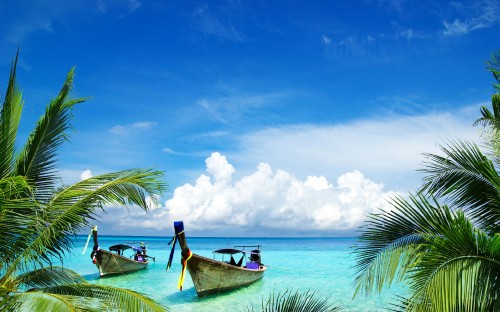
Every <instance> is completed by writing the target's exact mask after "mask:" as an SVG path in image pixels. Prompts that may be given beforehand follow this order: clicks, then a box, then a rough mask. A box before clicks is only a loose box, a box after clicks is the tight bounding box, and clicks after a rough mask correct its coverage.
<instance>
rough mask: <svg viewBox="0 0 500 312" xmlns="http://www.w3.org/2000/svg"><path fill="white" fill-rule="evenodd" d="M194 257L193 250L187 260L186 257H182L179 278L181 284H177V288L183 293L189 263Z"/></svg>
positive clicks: (189, 252)
mask: <svg viewBox="0 0 500 312" xmlns="http://www.w3.org/2000/svg"><path fill="white" fill-rule="evenodd" d="M192 256H193V253H192V252H191V250H188V257H187V259H184V257H182V271H181V276H180V277H179V283H178V284H177V287H178V288H179V290H181V291H182V285H183V284H184V276H186V268H187V262H188V260H189V259H191V257H192Z"/></svg>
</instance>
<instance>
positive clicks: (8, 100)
mask: <svg viewBox="0 0 500 312" xmlns="http://www.w3.org/2000/svg"><path fill="white" fill-rule="evenodd" d="M18 56H19V51H18V52H17V54H16V58H15V59H14V61H13V62H12V66H11V70H10V77H9V84H8V87H7V92H6V95H5V99H4V101H3V104H2V107H1V109H2V110H1V112H0V179H3V178H6V177H8V176H11V175H12V171H13V166H14V163H13V161H14V153H15V142H16V136H17V129H18V126H19V121H20V119H21V112H22V109H23V101H22V95H21V92H20V91H19V90H18V88H17V86H16V64H17V58H18Z"/></svg>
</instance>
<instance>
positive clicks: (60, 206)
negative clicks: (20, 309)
mask: <svg viewBox="0 0 500 312" xmlns="http://www.w3.org/2000/svg"><path fill="white" fill-rule="evenodd" d="M161 177H163V173H162V172H161V171H154V170H149V169H146V170H142V169H133V170H125V171H121V172H117V173H110V174H104V175H100V176H96V177H93V178H90V179H87V180H84V181H80V182H79V183H76V184H74V185H71V186H68V187H66V188H63V189H60V190H59V192H58V193H56V194H53V198H52V199H51V200H49V201H48V203H47V205H46V206H45V207H43V209H42V211H39V212H38V213H37V215H36V218H34V219H33V222H34V223H33V224H32V225H31V227H30V228H29V229H26V231H25V232H24V233H23V234H22V236H20V237H18V239H17V240H16V243H15V244H14V245H13V249H14V250H22V252H21V253H19V254H17V255H16V257H15V258H14V259H12V260H11V262H10V263H9V270H8V271H7V272H6V275H9V274H12V273H13V272H15V271H16V270H18V269H21V270H28V269H29V268H30V267H32V266H33V265H34V264H35V265H40V264H41V263H43V262H45V263H48V264H50V263H51V259H52V258H57V259H60V260H61V261H62V260H63V257H64V254H65V253H66V252H68V251H69V250H71V248H72V247H73V241H72V235H73V234H76V233H78V231H79V230H80V229H82V228H84V227H88V226H89V220H92V219H95V218H96V215H95V212H96V210H97V209H100V208H103V207H104V205H108V204H114V205H116V204H118V205H129V204H135V205H138V206H139V207H141V208H143V209H145V210H146V211H147V210H148V209H149V207H148V206H147V203H146V198H145V196H146V195H150V196H151V197H156V196H153V195H161V194H162V192H163V191H164V189H165V185H164V182H162V181H161V179H160V178H161ZM32 213H33V212H32ZM30 229H31V230H30Z"/></svg>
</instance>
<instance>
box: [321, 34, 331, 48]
mask: <svg viewBox="0 0 500 312" xmlns="http://www.w3.org/2000/svg"><path fill="white" fill-rule="evenodd" d="M321 41H322V42H323V44H324V45H325V46H329V45H330V44H331V43H332V39H330V37H327V36H326V35H322V36H321Z"/></svg>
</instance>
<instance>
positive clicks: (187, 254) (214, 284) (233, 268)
mask: <svg viewBox="0 0 500 312" xmlns="http://www.w3.org/2000/svg"><path fill="white" fill-rule="evenodd" d="M174 228H175V236H174V238H173V239H172V241H173V246H172V250H171V252H170V258H169V262H168V265H167V270H168V269H169V268H170V265H171V263H172V258H173V254H174V249H175V243H176V241H177V240H178V241H179V244H180V246H181V250H182V254H181V255H182V261H181V263H182V272H181V277H180V278H179V289H180V290H182V284H183V281H184V276H185V270H186V268H187V270H188V271H189V275H191V279H192V280H193V284H194V287H195V289H196V293H197V294H198V296H199V297H202V296H205V295H208V294H214V293H219V292H223V291H227V290H231V289H235V288H239V287H242V286H246V285H249V284H251V283H253V282H255V281H257V280H259V279H261V278H262V277H263V275H264V272H265V271H266V266H265V265H264V264H262V262H261V247H260V245H256V246H235V248H227V249H219V250H216V251H214V255H215V254H220V255H222V256H229V257H230V260H229V261H224V259H222V260H221V261H219V260H215V259H210V258H207V257H203V256H200V255H197V254H195V253H192V252H191V250H189V247H188V245H187V242H186V236H185V233H184V224H183V222H182V221H176V222H174ZM247 248H250V249H251V250H247ZM235 255H241V258H240V259H239V261H235V260H234V256H235ZM244 258H246V263H245V264H243V259H244Z"/></svg>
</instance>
